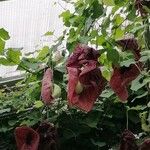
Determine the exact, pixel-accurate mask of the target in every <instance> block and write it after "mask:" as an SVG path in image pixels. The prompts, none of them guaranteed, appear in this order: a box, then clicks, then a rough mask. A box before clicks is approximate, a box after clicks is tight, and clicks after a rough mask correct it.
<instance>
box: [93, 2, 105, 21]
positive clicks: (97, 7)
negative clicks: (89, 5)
mask: <svg viewBox="0 0 150 150" xmlns="http://www.w3.org/2000/svg"><path fill="white" fill-rule="evenodd" d="M103 10H104V8H103V5H101V4H100V3H99V2H98V1H96V0H95V1H94V3H93V15H92V18H93V19H96V18H99V17H100V16H101V15H102V14H103Z"/></svg>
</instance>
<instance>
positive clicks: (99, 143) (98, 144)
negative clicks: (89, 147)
mask: <svg viewBox="0 0 150 150" xmlns="http://www.w3.org/2000/svg"><path fill="white" fill-rule="evenodd" d="M91 142H92V143H93V145H95V146H98V147H104V146H106V143H105V142H100V141H94V140H93V139H91Z"/></svg>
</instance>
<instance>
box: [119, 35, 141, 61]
mask: <svg viewBox="0 0 150 150" xmlns="http://www.w3.org/2000/svg"><path fill="white" fill-rule="evenodd" d="M117 44H118V45H120V46H122V48H123V49H122V50H123V51H126V50H130V51H131V52H132V53H133V54H134V57H135V60H139V59H140V57H141V54H140V51H141V50H140V47H139V46H138V43H137V40H136V39H134V38H129V39H122V40H118V41H117Z"/></svg>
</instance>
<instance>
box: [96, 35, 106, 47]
mask: <svg viewBox="0 0 150 150" xmlns="http://www.w3.org/2000/svg"><path fill="white" fill-rule="evenodd" d="M96 42H97V44H98V45H99V46H101V45H102V44H103V43H104V42H105V38H104V36H102V35H101V36H98V37H97V39H96Z"/></svg>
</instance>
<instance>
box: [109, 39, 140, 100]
mask: <svg viewBox="0 0 150 150" xmlns="http://www.w3.org/2000/svg"><path fill="white" fill-rule="evenodd" d="M117 43H118V44H119V45H120V46H122V49H123V50H130V51H131V52H132V53H133V54H134V57H135V61H136V64H131V65H130V66H129V67H125V66H123V67H117V66H115V67H114V71H113V74H112V77H111V79H110V86H111V88H112V89H113V90H114V92H115V93H116V94H117V96H118V97H119V98H120V99H121V101H122V102H124V101H126V100H127V98H128V91H127V87H128V85H129V84H130V83H131V81H133V80H134V79H136V78H137V77H138V75H139V74H140V70H141V69H142V63H141V62H140V61H139V59H140V57H141V55H140V48H139V46H138V44H137V41H136V39H124V40H120V41H117Z"/></svg>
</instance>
